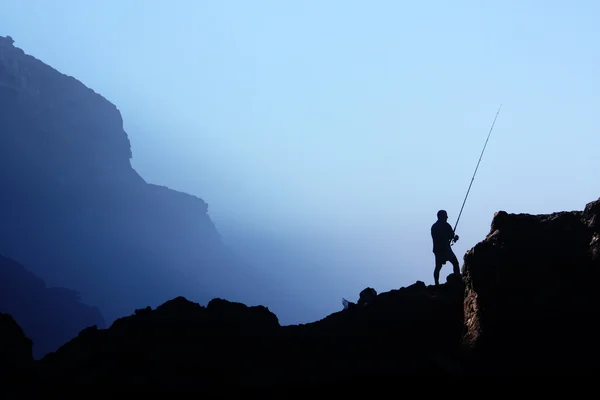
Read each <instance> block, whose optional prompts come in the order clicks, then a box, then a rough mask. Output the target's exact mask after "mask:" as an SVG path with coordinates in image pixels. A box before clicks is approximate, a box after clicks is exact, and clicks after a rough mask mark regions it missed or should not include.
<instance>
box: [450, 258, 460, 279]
mask: <svg viewBox="0 0 600 400" xmlns="http://www.w3.org/2000/svg"><path fill="white" fill-rule="evenodd" d="M450 262H451V263H452V268H453V269H454V271H453V272H454V275H456V277H457V278H460V266H459V264H458V258H456V254H454V252H452V254H451V257H450Z"/></svg>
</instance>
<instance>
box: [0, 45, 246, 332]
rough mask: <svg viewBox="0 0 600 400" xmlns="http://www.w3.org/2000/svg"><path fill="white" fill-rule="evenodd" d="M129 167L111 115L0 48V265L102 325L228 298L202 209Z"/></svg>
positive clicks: (25, 58) (227, 278)
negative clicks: (160, 308) (21, 270)
mask: <svg viewBox="0 0 600 400" xmlns="http://www.w3.org/2000/svg"><path fill="white" fill-rule="evenodd" d="M131 157H132V152H131V145H130V142H129V139H128V136H127V134H126V132H125V131H124V129H123V119H122V117H121V114H120V112H119V110H118V109H117V107H116V106H115V105H113V104H112V103H110V102H109V101H108V100H106V99H105V98H103V97H102V96H101V95H99V94H97V93H96V92H94V91H93V90H92V89H90V88H88V87H86V86H85V85H84V84H82V83H81V82H79V81H78V80H77V79H75V78H73V77H70V76H67V75H64V74H61V73H60V72H58V71H56V70H55V69H54V68H52V67H50V66H48V65H46V64H44V63H43V62H41V61H40V60H38V59H36V58H34V57H32V56H30V55H27V54H25V53H24V52H23V51H22V50H21V49H19V48H17V47H15V46H14V41H13V40H12V38H10V37H0V191H1V193H2V196H0V221H2V223H0V254H3V255H5V256H6V257H9V258H11V259H14V260H17V261H19V262H20V263H22V264H23V265H26V266H27V268H28V269H30V270H31V271H32V272H33V273H35V274H36V275H37V276H39V277H41V278H42V279H44V280H45V281H46V282H47V283H48V284H49V285H51V286H61V287H68V288H70V289H73V290H76V291H78V292H80V293H81V296H82V298H83V299H84V301H85V302H87V303H89V304H94V305H96V306H98V307H99V308H100V309H101V310H102V312H103V314H104V315H105V317H106V318H107V320H108V321H111V320H112V319H114V318H116V317H117V316H119V315H122V314H124V313H128V312H131V310H132V309H135V307H139V306H140V305H141V304H146V303H147V302H148V301H150V302H151V303H153V304H160V303H161V302H163V301H165V300H167V299H169V298H171V297H172V296H174V295H178V294H181V291H182V290H183V292H185V294H186V295H187V296H190V297H191V298H194V299H197V300H199V301H201V300H206V299H209V298H211V296H216V295H219V294H223V290H221V288H217V286H218V285H221V286H223V285H224V283H226V282H229V284H228V286H231V287H232V288H233V287H234V286H235V285H236V284H235V283H233V281H234V280H235V279H236V276H238V275H239V274H236V273H233V271H234V269H235V268H236V266H235V263H234V262H233V261H232V260H231V256H230V254H229V252H228V249H227V248H226V247H225V246H224V245H223V244H222V242H221V238H220V235H219V233H218V232H217V229H216V227H215V225H214V223H213V221H212V220H211V218H210V216H209V215H208V205H207V203H206V202H204V201H203V200H202V199H200V198H198V197H195V196H192V195H189V194H186V193H181V192H177V191H174V190H171V189H169V188H167V187H164V186H158V185H154V184H150V183H148V182H146V181H145V180H144V179H143V178H142V177H141V176H140V175H139V174H138V173H137V172H136V171H135V170H134V169H133V168H132V166H131V162H130V161H131ZM240 284H241V283H240ZM232 290H233V289H232ZM202 296H206V297H202Z"/></svg>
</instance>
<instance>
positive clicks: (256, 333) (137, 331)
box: [41, 281, 464, 395]
mask: <svg viewBox="0 0 600 400" xmlns="http://www.w3.org/2000/svg"><path fill="white" fill-rule="evenodd" d="M463 293H464V288H463V286H462V284H461V283H460V281H459V282H456V283H454V284H445V285H442V286H440V287H437V288H436V287H427V286H425V284H423V283H422V282H418V283H416V284H415V285H412V286H410V287H406V288H402V289H399V290H395V291H392V292H388V293H382V294H380V295H378V296H377V297H376V298H374V299H372V301H371V302H370V303H369V304H367V305H365V306H364V307H360V308H359V307H356V308H354V309H352V310H343V311H340V312H338V313H335V314H333V315H330V316H329V317H327V318H325V319H323V320H321V321H317V322H314V323H311V324H306V325H298V326H280V325H279V323H278V320H277V317H276V316H275V315H274V314H273V313H271V312H270V311H269V310H268V309H267V308H265V307H247V306H245V305H243V304H238V303H231V302H228V301H226V300H221V299H214V300H213V301H211V302H210V303H209V304H208V305H207V306H206V307H203V306H201V305H199V304H197V303H193V302H190V301H188V300H186V299H185V298H182V297H179V298H175V299H173V300H171V301H169V302H166V303H165V304H163V305H161V306H160V307H157V308H156V309H151V308H147V309H140V310H137V311H136V313H135V314H134V315H131V316H129V317H125V318H121V319H119V320H117V321H115V322H114V324H113V325H112V326H111V327H110V328H109V329H106V330H102V329H95V328H93V329H87V330H84V331H82V332H81V334H80V335H79V336H78V337H77V338H75V339H74V340H72V341H71V342H69V343H67V344H66V345H65V346H63V347H62V348H61V349H59V350H58V351H57V352H56V353H53V354H49V355H48V356H47V357H45V358H44V359H43V360H42V362H41V369H42V371H43V374H42V376H43V377H44V382H43V386H44V387H62V385H64V384H66V382H68V383H67V384H69V385H71V387H73V385H75V386H76V385H77V384H78V383H81V384H83V383H84V382H85V384H88V385H90V384H91V385H92V386H94V385H102V387H103V389H109V390H110V389H112V388H119V389H128V388H129V389H135V388H138V389H139V388H144V390H175V391H186V392H187V391H190V392H194V393H203V394H210V393H217V392H218V393H220V394H222V395H223V394H227V393H229V392H230V391H242V390H243V391H244V393H252V392H253V391H255V390H261V391H264V390H269V391H272V390H275V391H277V390H283V388H288V389H289V388H310V387H314V386H315V385H317V386H321V387H322V386H324V385H325V386H326V385H340V382H345V384H347V385H349V386H348V387H349V388H352V390H356V388H359V387H360V386H361V385H363V384H364V385H365V387H366V386H368V385H370V384H375V383H376V384H379V385H386V384H389V385H395V384H396V377H397V376H399V375H401V374H409V375H421V374H428V375H432V374H433V375H448V376H454V375H460V374H461V372H462V370H461V367H460V364H459V363H460V359H459V357H458V352H459V350H460V340H461V335H462V299H463ZM350 383H352V384H351V385H350ZM222 390H224V391H225V392H221V391H222Z"/></svg>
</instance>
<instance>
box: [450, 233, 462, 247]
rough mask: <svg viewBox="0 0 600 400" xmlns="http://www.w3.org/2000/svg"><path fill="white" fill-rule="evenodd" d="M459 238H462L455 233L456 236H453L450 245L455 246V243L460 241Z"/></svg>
mask: <svg viewBox="0 0 600 400" xmlns="http://www.w3.org/2000/svg"><path fill="white" fill-rule="evenodd" d="M458 239H460V238H459V237H458V235H454V237H453V238H452V240H451V241H450V246H454V243H456V242H458Z"/></svg>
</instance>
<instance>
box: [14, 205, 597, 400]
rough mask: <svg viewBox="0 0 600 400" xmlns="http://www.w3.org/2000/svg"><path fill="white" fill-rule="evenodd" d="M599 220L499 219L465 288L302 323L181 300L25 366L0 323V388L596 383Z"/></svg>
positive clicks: (410, 294) (466, 275)
mask: <svg viewBox="0 0 600 400" xmlns="http://www.w3.org/2000/svg"><path fill="white" fill-rule="evenodd" d="M598 221H600V199H598V200H597V201H595V202H592V203H589V204H588V205H587V206H586V207H585V209H584V210H583V211H573V212H559V213H554V214H549V215H526V214H508V213H505V212H498V213H497V214H496V215H495V216H494V219H493V221H492V226H491V230H490V233H489V235H488V236H487V237H486V238H485V239H484V240H483V241H481V242H480V243H478V244H477V245H476V246H475V247H474V248H473V249H471V250H470V251H469V252H467V254H466V255H465V263H464V265H463V276H462V278H460V277H456V276H454V275H450V276H449V277H448V282H447V283H445V284H443V285H440V286H438V287H435V286H429V287H428V286H425V284H423V283H422V282H417V283H415V284H414V285H411V286H409V287H405V288H401V289H399V290H392V291H390V292H387V293H380V294H376V293H373V292H372V291H371V290H370V289H368V290H366V291H365V292H366V293H371V296H370V297H369V298H367V299H366V301H359V302H358V303H355V304H353V305H352V306H350V307H349V308H348V309H345V310H342V311H339V312H337V313H334V314H332V315H330V316H328V317H326V318H324V319H322V320H320V321H315V322H313V323H310V324H306V325H295V326H281V325H280V324H279V322H278V319H277V317H276V316H275V315H274V314H273V313H272V312H270V311H269V309H268V308H265V307H246V306H245V305H243V304H238V303H230V302H228V301H225V300H221V299H214V300H213V301H211V302H210V303H209V304H208V305H207V306H206V307H203V306H201V305H200V304H197V303H193V302H190V301H188V300H186V299H185V298H183V297H178V298H175V299H173V300H171V301H168V302H166V303H164V304H163V305H161V306H160V307H157V308H156V309H151V308H149V307H148V308H146V309H139V310H137V311H136V312H135V314H134V315H131V316H128V317H124V318H121V319H119V320H117V321H115V323H114V324H113V325H112V326H111V327H110V328H109V329H95V328H89V329H86V330H83V331H82V332H81V333H80V334H79V335H78V337H77V338H75V339H73V340H72V341H70V342H69V343H66V344H65V345H64V346H63V347H61V348H60V349H59V350H58V351H57V352H55V353H51V354H49V355H47V356H46V357H44V359H42V360H41V361H40V362H39V363H37V364H34V363H33V362H32V361H31V357H30V355H29V354H28V353H27V349H28V347H27V346H28V341H27V339H26V338H23V335H22V334H19V333H18V329H15V327H14V324H11V322H10V321H6V324H8V325H10V326H11V329H10V332H12V333H11V335H12V336H11V335H8V337H7V338H5V339H4V340H5V341H11V340H12V341H14V343H15V347H14V348H15V349H18V351H15V352H13V353H11V354H10V358H9V362H8V365H9V366H11V365H12V366H13V367H14V368H13V370H15V371H18V373H19V374H18V376H17V378H18V379H17V380H16V381H17V382H26V383H28V385H26V386H24V385H22V386H17V385H12V386H10V385H8V386H6V387H5V390H6V391H9V390H10V391H11V392H12V393H14V394H18V395H21V396H22V395H25V394H27V393H29V394H34V393H38V394H50V393H54V392H55V391H56V392H58V391H61V392H63V391H64V390H65V388H68V389H69V390H70V391H72V392H73V393H76V394H80V395H83V394H84V393H86V392H87V390H89V389H88V388H89V387H90V385H91V386H92V387H99V388H102V390H106V391H112V392H115V393H116V392H120V391H123V390H128V391H134V392H137V393H142V392H148V391H167V392H180V393H190V392H192V393H195V394H204V395H209V396H210V397H211V398H216V397H218V398H239V397H240V396H243V395H245V396H248V395H251V396H254V395H261V396H265V395H271V396H273V397H277V398H281V397H294V398H296V397H297V398H302V397H305V396H307V395H313V396H314V395H315V394H321V393H322V394H323V395H325V393H326V392H325V391H329V393H333V392H334V393H336V395H338V396H344V397H345V396H350V397H357V396H358V395H360V394H363V393H362V392H364V391H365V390H369V391H370V392H371V391H373V390H376V389H379V390H383V391H388V392H389V391H390V390H398V385H401V384H402V383H403V382H405V379H406V378H407V377H410V376H421V377H425V376H426V377H428V378H431V377H438V376H447V377H451V376H453V377H461V376H462V377H476V376H498V377H499V376H523V375H528V376H542V375H543V376H565V375H569V376H581V375H585V376H595V375H596V373H597V367H596V362H597V359H598V356H599V355H600V354H599V346H598V341H597V337H598V333H600V332H599V331H598V327H597V319H598V316H599V315H598V314H599V313H600V311H599V310H598V299H597V292H596V290H595V289H594V286H595V284H596V278H597V277H598V270H599V267H600V263H599V262H600V257H599V254H600V240H599V238H600V229H599V223H598ZM363 300H364V298H363ZM6 348H10V347H9V346H7V345H6V343H5V344H4V349H6ZM5 364H6V363H5ZM24 365H25V366H27V365H30V368H29V369H28V370H27V369H25V370H24V369H23V366H24Z"/></svg>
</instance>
